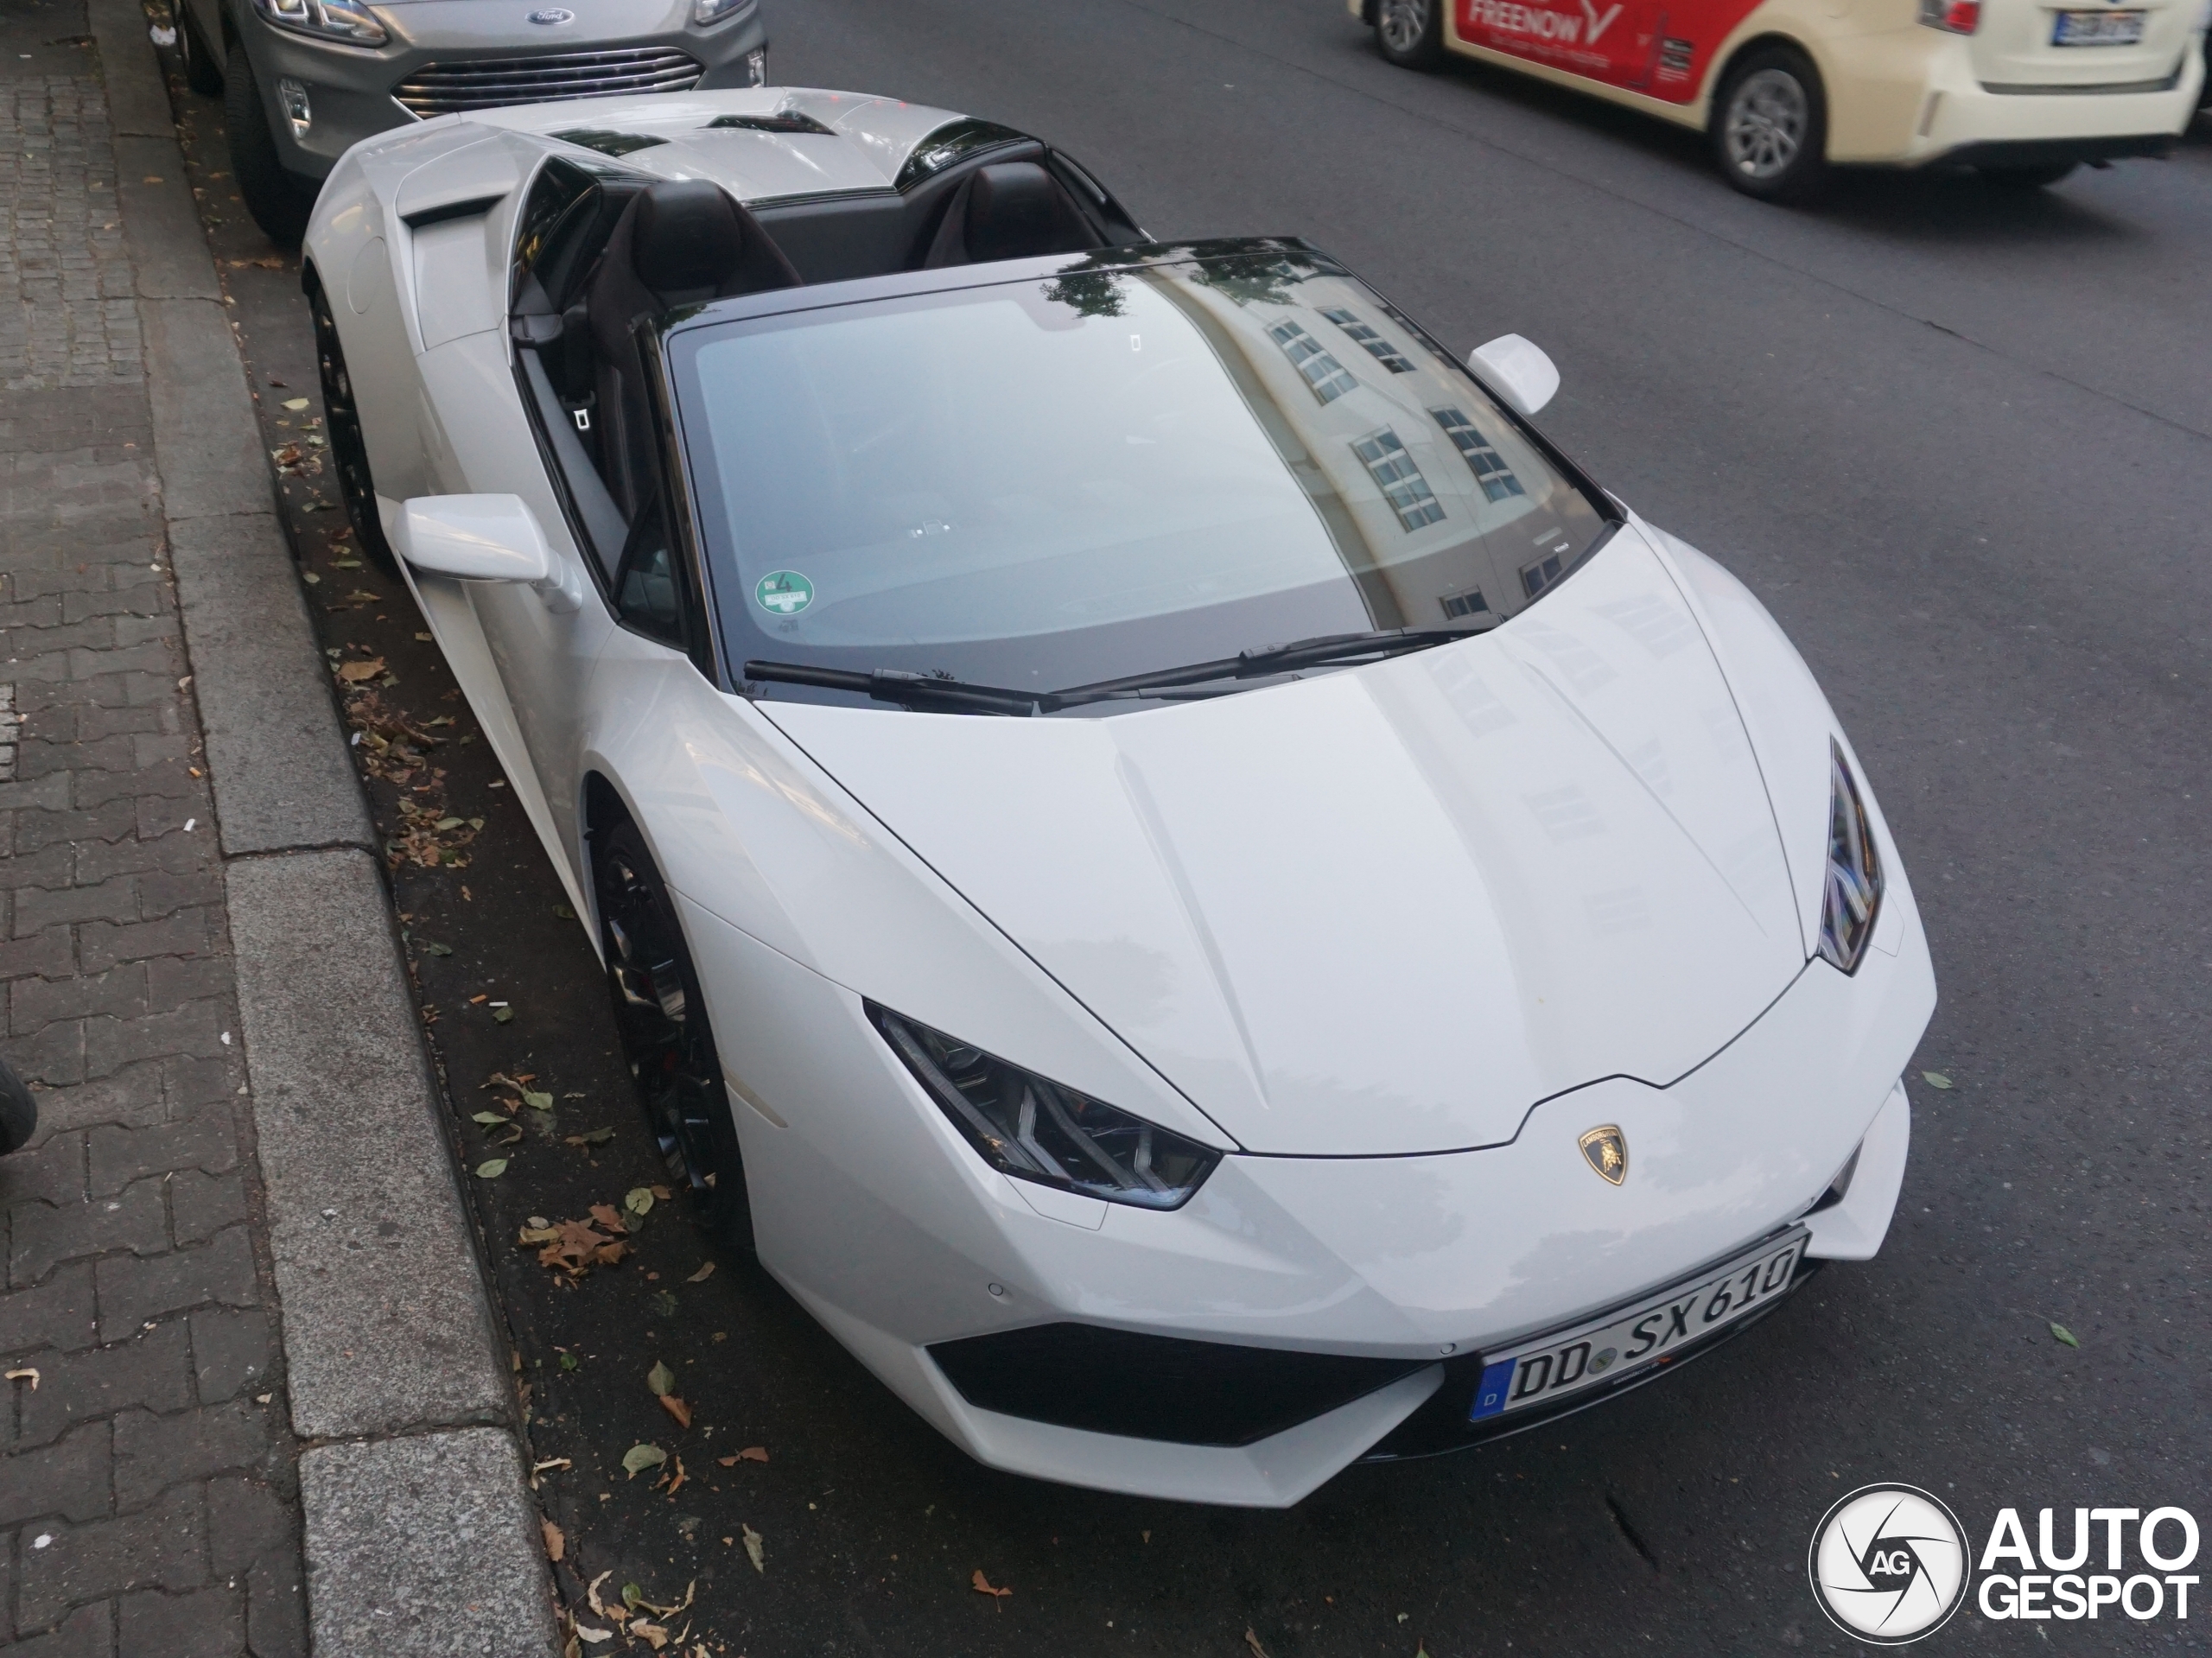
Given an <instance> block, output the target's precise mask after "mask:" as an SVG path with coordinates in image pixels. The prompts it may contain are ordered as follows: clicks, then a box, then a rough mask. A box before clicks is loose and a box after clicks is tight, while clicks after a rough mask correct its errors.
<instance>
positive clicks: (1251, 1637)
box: [1244, 1623, 1268, 1658]
mask: <svg viewBox="0 0 2212 1658" xmlns="http://www.w3.org/2000/svg"><path fill="white" fill-rule="evenodd" d="M1244 1644H1245V1645H1246V1646H1248V1647H1249V1648H1252V1658H1268V1649H1267V1648H1265V1647H1263V1646H1262V1645H1261V1644H1260V1637H1259V1636H1257V1635H1255V1634H1254V1633H1253V1631H1252V1626H1251V1625H1250V1624H1249V1623H1247V1624H1246V1625H1245V1626H1244Z"/></svg>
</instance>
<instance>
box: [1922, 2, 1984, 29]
mask: <svg viewBox="0 0 2212 1658" xmlns="http://www.w3.org/2000/svg"><path fill="white" fill-rule="evenodd" d="M1920 21H1921V22H1923V23H1925V24H1927V25H1928V27H1929V28H1930V29H1942V30H1944V31H1945V32H1946V33H1947V34H1952V35H1971V34H1973V33H1974V30H1975V29H1979V28H1980V27H1981V0H1920Z"/></svg>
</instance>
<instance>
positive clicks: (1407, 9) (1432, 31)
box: [1375, 0, 1446, 69]
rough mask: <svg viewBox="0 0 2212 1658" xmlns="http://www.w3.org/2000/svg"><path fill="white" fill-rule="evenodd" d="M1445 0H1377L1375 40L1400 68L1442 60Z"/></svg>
mask: <svg viewBox="0 0 2212 1658" xmlns="http://www.w3.org/2000/svg"><path fill="white" fill-rule="evenodd" d="M1445 4H1446V0H1376V5H1375V44H1376V46H1377V47H1379V48H1381V49H1382V53H1383V56H1384V57H1385V58H1387V59H1389V60H1390V61H1391V62H1392V63H1395V64H1396V65H1397V66H1398V67H1400V68H1401V69H1433V68H1435V67H1438V66H1439V65H1440V64H1441V63H1442V62H1443V61H1444V7H1445Z"/></svg>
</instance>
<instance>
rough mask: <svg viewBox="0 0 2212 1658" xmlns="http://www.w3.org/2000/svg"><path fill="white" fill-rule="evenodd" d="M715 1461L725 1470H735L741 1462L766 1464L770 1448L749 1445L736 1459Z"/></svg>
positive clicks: (728, 1458)
mask: <svg viewBox="0 0 2212 1658" xmlns="http://www.w3.org/2000/svg"><path fill="white" fill-rule="evenodd" d="M767 1460H768V1447H767V1446H766V1445H747V1446H746V1447H745V1449H744V1450H742V1451H741V1452H738V1453H737V1454H736V1455H735V1456H734V1457H717V1458H715V1461H716V1462H718V1463H720V1464H721V1465H722V1466H723V1467H725V1468H734V1467H736V1466H737V1465H738V1464H740V1463H741V1462H766V1461H767Z"/></svg>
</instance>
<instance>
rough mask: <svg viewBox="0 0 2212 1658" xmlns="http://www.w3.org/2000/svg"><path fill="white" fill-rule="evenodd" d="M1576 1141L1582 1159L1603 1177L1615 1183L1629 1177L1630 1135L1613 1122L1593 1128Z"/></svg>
mask: <svg viewBox="0 0 2212 1658" xmlns="http://www.w3.org/2000/svg"><path fill="white" fill-rule="evenodd" d="M1576 1143H1577V1144H1579V1145H1580V1147H1582V1160H1583V1161H1584V1162H1586V1163H1587V1164H1588V1165H1589V1166H1591V1168H1592V1169H1593V1170H1595V1171H1596V1172H1598V1174H1599V1175H1600V1176H1601V1177H1602V1178H1605V1179H1607V1180H1610V1181H1611V1182H1612V1183H1613V1185H1620V1184H1621V1182H1623V1181H1624V1180H1625V1179H1627V1178H1628V1136H1627V1135H1626V1134H1623V1133H1621V1131H1620V1130H1619V1129H1618V1128H1615V1127H1614V1126H1613V1125H1612V1124H1611V1123H1610V1122H1609V1123H1606V1124H1605V1126H1604V1127H1602V1128H1592V1130H1591V1131H1590V1132H1589V1133H1588V1134H1585V1135H1583V1136H1582V1138H1581V1139H1580V1140H1579V1141H1577V1142H1576Z"/></svg>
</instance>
